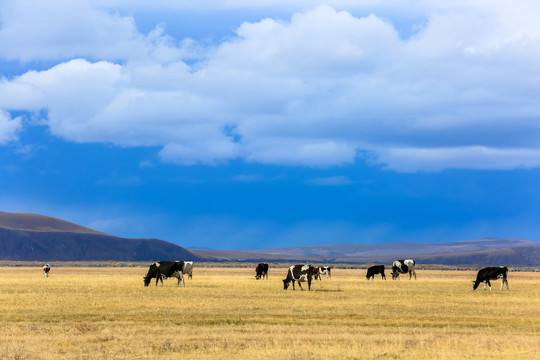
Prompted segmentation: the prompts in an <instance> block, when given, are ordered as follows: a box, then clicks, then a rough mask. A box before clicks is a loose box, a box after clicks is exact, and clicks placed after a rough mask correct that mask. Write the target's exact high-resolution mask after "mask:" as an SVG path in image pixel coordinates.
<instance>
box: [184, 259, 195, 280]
mask: <svg viewBox="0 0 540 360" xmlns="http://www.w3.org/2000/svg"><path fill="white" fill-rule="evenodd" d="M183 274H187V276H188V279H191V278H193V261H184V270H183Z"/></svg>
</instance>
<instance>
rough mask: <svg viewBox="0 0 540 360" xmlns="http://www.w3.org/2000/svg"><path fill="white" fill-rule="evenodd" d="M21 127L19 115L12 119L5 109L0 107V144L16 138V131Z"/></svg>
mask: <svg viewBox="0 0 540 360" xmlns="http://www.w3.org/2000/svg"><path fill="white" fill-rule="evenodd" d="M21 127H22V121H21V118H20V117H16V118H14V119H12V118H11V115H10V114H9V113H8V112H7V111H5V110H2V109H1V108H0V145H5V144H7V143H8V142H10V141H14V140H17V133H18V132H19V131H20V129H21Z"/></svg>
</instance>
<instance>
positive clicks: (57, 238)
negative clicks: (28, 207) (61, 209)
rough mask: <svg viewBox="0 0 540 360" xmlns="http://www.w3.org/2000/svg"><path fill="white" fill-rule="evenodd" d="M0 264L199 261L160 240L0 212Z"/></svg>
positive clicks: (48, 218) (39, 216)
mask: <svg viewBox="0 0 540 360" xmlns="http://www.w3.org/2000/svg"><path fill="white" fill-rule="evenodd" d="M0 260H14V261H17V260H19V261H49V262H50V261H92V260H94V261H96V260H97V261H106V260H115V261H155V260H199V258H198V257H197V256H196V255H194V254H193V253H191V252H190V251H188V250H186V249H185V248H183V247H181V246H178V245H175V244H172V243H169V242H167V241H163V240H157V239H127V238H121V237H117V236H112V235H108V234H104V233H101V232H99V231H95V230H92V229H89V228H86V227H83V226H80V225H76V224H73V223H70V222H67V221H64V220H60V219H56V218H53V217H49V216H43V215H38V214H30V213H6V212H0Z"/></svg>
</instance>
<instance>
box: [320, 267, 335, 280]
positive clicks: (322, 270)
mask: <svg viewBox="0 0 540 360" xmlns="http://www.w3.org/2000/svg"><path fill="white" fill-rule="evenodd" d="M331 270H332V267H330V266H323V267H321V268H320V269H319V273H320V274H321V275H326V280H328V277H330V279H331V278H332V273H331Z"/></svg>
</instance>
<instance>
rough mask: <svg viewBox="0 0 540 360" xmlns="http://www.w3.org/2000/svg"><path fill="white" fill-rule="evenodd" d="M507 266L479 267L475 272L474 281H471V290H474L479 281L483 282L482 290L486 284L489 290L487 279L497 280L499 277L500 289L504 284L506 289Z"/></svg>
mask: <svg viewBox="0 0 540 360" xmlns="http://www.w3.org/2000/svg"><path fill="white" fill-rule="evenodd" d="M507 276H508V268H507V267H506V266H492V267H486V268H483V269H480V270H479V271H478V274H476V281H473V283H474V284H473V288H472V289H473V290H476V288H477V287H478V285H480V283H481V282H483V283H484V290H486V284H487V285H489V291H491V283H490V282H489V280H497V279H498V278H501V291H502V289H503V287H504V284H506V290H510V289H508V278H507Z"/></svg>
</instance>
